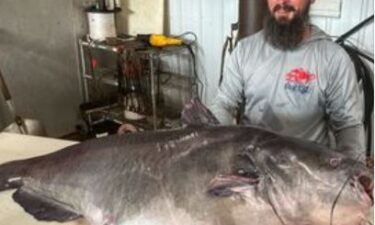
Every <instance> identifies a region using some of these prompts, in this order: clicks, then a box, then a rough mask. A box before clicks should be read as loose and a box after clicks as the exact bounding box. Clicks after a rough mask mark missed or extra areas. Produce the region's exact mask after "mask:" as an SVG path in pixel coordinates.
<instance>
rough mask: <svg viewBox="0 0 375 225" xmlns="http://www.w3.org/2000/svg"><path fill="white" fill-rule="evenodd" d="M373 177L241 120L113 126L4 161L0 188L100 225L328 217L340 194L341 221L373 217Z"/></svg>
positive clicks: (322, 220)
mask: <svg viewBox="0 0 375 225" xmlns="http://www.w3.org/2000/svg"><path fill="white" fill-rule="evenodd" d="M372 180H373V175H372V173H371V171H369V170H368V169H367V168H366V166H365V165H364V164H362V163H360V162H357V161H355V160H353V159H350V158H346V157H345V156H344V155H341V154H340V153H337V152H333V151H330V150H329V149H327V148H325V147H322V146H319V145H316V144H313V143H310V142H305V141H300V140H296V139H292V138H287V137H283V136H279V135H276V134H273V133H270V132H266V131H263V130H259V129H256V128H253V127H239V126H237V127H224V126H217V127H196V128H187V129H183V130H173V131H162V132H150V133H147V132H146V133H136V134H130V135H123V136H110V137H107V138H102V139H97V140H90V141H87V142H83V143H81V144H78V145H74V146H71V147H68V148H65V149H63V150H61V151H58V152H56V153H52V154H49V155H45V156H41V157H36V158H32V159H28V160H22V161H15V162H11V163H7V164H4V165H1V166H0V190H5V189H10V188H19V189H20V190H22V191H23V192H26V193H28V194H30V195H32V196H38V197H39V198H41V199H44V200H46V201H48V202H54V203H58V204H60V206H62V207H64V208H65V209H67V210H69V211H71V212H74V213H76V214H78V215H82V216H84V217H85V218H86V219H87V220H88V221H89V222H90V223H91V224H92V225H162V224H163V225H177V224H186V225H259V224H267V225H280V224H286V225H323V224H324V225H327V224H330V220H331V216H330V214H331V209H332V205H333V204H334V202H335V201H336V198H337V196H339V197H338V201H337V204H336V205H335V207H334V210H333V212H334V213H333V223H332V224H335V225H357V224H365V218H367V216H368V214H369V212H370V208H371V206H372V201H371V198H370V197H369V195H368V194H367V193H366V190H367V192H368V189H369V188H371V187H372ZM345 184H347V185H345ZM343 187H344V188H343ZM341 189H342V192H341V193H340V190H341ZM339 193H340V194H339Z"/></svg>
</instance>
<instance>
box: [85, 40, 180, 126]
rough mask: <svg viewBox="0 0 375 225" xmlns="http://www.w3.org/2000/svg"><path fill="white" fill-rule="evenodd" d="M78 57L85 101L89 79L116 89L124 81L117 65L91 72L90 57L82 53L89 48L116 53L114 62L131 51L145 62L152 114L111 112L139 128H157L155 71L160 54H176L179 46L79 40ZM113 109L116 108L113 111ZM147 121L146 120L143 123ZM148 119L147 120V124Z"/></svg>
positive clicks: (157, 109) (156, 76)
mask: <svg viewBox="0 0 375 225" xmlns="http://www.w3.org/2000/svg"><path fill="white" fill-rule="evenodd" d="M79 49H80V58H81V84H82V91H83V96H84V102H85V103H88V102H90V92H89V81H90V80H91V81H96V82H100V83H102V84H106V85H109V86H113V87H116V88H121V86H122V85H123V81H122V80H121V78H122V77H121V75H122V74H121V70H120V69H119V68H102V69H100V70H97V71H95V74H94V73H93V70H92V71H90V69H92V67H91V66H92V65H91V64H92V62H91V60H92V57H91V56H90V55H87V54H85V51H90V50H92V49H96V50H100V51H105V52H111V53H113V54H115V55H116V57H115V58H114V60H117V62H115V64H117V63H118V62H119V61H121V60H120V59H121V57H123V56H124V54H126V53H127V51H134V52H136V54H137V55H138V56H139V57H142V58H144V59H146V60H147V61H148V68H149V90H148V91H149V94H150V100H151V112H152V113H151V115H147V116H146V118H145V120H143V121H142V120H140V121H137V120H128V119H127V118H125V117H124V116H123V115H122V114H121V113H119V112H116V113H112V115H116V116H114V117H116V120H118V121H121V122H124V123H131V124H133V125H135V126H137V127H140V128H142V129H146V130H147V129H152V130H157V129H159V128H160V126H159V125H160V120H161V118H160V112H159V108H158V107H159V106H158V93H159V91H160V90H158V85H157V84H158V82H159V80H158V79H159V74H158V71H157V70H156V68H157V66H158V65H157V64H158V60H159V57H160V56H161V55H164V54H171V53H175V52H176V51H180V50H181V49H182V48H181V47H168V48H163V49H160V48H151V47H147V46H145V45H144V44H142V43H140V42H137V41H135V40H134V39H128V40H120V39H115V40H112V41H109V42H89V41H87V40H85V39H80V40H79ZM88 67H89V68H90V67H91V68H90V69H88ZM114 111H116V110H114ZM145 121H146V122H145ZM147 121H150V122H151V123H150V124H149V123H148V122H147Z"/></svg>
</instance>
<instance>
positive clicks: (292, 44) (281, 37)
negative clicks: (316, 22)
mask: <svg viewBox="0 0 375 225" xmlns="http://www.w3.org/2000/svg"><path fill="white" fill-rule="evenodd" d="M280 7H284V10H289V11H292V10H295V9H294V8H293V7H290V6H281V5H279V6H276V7H275V9H274V12H275V11H277V9H280ZM309 11H310V5H307V6H306V8H305V9H304V10H303V11H302V12H301V13H298V14H296V16H295V17H294V18H293V19H292V20H291V21H287V20H286V19H280V20H279V21H277V20H276V18H275V16H273V15H272V14H271V13H269V15H268V17H267V19H266V23H265V29H264V30H265V36H266V40H267V41H269V42H270V43H271V44H272V45H273V46H274V47H276V48H279V49H282V50H293V49H295V48H296V47H297V46H298V45H299V44H300V43H301V42H302V41H303V38H304V33H305V28H306V25H307V24H308V23H309V20H310V18H309Z"/></svg>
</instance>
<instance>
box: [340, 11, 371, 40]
mask: <svg viewBox="0 0 375 225" xmlns="http://www.w3.org/2000/svg"><path fill="white" fill-rule="evenodd" d="M371 20H372V21H373V20H374V15H372V16H370V17H368V18H367V19H365V20H364V21H362V22H361V23H359V24H358V25H357V26H355V27H353V28H352V29H350V30H349V31H348V32H346V33H345V34H343V35H341V37H339V38H338V39H337V40H336V43H338V44H340V43H342V42H343V41H345V40H346V39H347V38H348V37H349V36H351V35H352V34H354V33H355V32H357V31H358V30H360V29H362V27H364V26H365V25H367V23H369V22H370V21H371Z"/></svg>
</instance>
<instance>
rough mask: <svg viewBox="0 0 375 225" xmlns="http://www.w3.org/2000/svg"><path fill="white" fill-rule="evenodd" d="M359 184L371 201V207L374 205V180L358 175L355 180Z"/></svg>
mask: <svg viewBox="0 0 375 225" xmlns="http://www.w3.org/2000/svg"><path fill="white" fill-rule="evenodd" d="M357 180H358V182H359V184H360V185H361V186H362V188H363V191H364V192H365V193H366V195H367V197H369V198H370V199H371V203H372V205H373V204H374V194H373V191H374V180H373V178H372V177H370V176H367V175H364V174H362V175H359V176H358V178H357Z"/></svg>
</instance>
